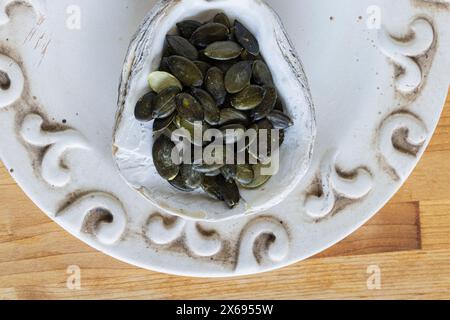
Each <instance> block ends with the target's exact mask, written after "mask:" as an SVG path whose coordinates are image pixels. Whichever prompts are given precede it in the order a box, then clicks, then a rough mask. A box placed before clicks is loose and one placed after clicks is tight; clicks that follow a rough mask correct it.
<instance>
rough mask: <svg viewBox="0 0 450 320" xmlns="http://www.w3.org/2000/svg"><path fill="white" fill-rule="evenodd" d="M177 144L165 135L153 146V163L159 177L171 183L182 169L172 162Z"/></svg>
mask: <svg viewBox="0 0 450 320" xmlns="http://www.w3.org/2000/svg"><path fill="white" fill-rule="evenodd" d="M174 148H175V144H174V143H173V142H172V141H171V140H170V139H169V138H167V137H166V136H165V135H161V136H159V137H158V138H157V139H156V141H155V143H154V144H153V151H152V154H153V163H154V165H155V168H156V170H157V171H158V173H159V175H160V176H161V177H163V178H164V179H166V180H168V181H170V180H173V179H175V178H176V176H177V175H178V173H179V172H180V167H179V166H178V165H177V164H175V163H173V162H172V150H174Z"/></svg>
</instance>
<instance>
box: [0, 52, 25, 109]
mask: <svg viewBox="0 0 450 320" xmlns="http://www.w3.org/2000/svg"><path fill="white" fill-rule="evenodd" d="M24 85H25V77H24V75H23V73H22V69H21V68H20V66H19V65H18V64H17V62H16V61H14V60H13V59H11V58H10V57H8V56H5V55H1V54H0V109H1V108H5V107H8V106H10V105H12V104H13V103H14V102H16V101H17V100H19V99H20V97H21V95H22V92H23V88H24Z"/></svg>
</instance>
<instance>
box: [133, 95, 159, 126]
mask: <svg viewBox="0 0 450 320" xmlns="http://www.w3.org/2000/svg"><path fill="white" fill-rule="evenodd" d="M155 98H156V94H155V93H154V92H149V93H147V94H146V95H144V96H143V97H142V98H140V99H139V101H138V102H137V103H136V107H135V108H134V116H135V118H136V119H137V120H139V121H143V122H148V121H152V120H153V110H154V101H155Z"/></svg>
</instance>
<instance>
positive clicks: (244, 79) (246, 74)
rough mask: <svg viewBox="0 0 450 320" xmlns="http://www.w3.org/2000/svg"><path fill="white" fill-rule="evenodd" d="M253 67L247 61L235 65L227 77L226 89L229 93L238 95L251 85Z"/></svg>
mask: <svg viewBox="0 0 450 320" xmlns="http://www.w3.org/2000/svg"><path fill="white" fill-rule="evenodd" d="M251 77H252V65H251V64H250V63H248V62H246V61H242V62H238V63H236V64H235V65H233V66H232V67H231V68H230V70H228V72H227V73H226V75H225V89H226V90H227V91H228V92H229V93H238V92H241V91H242V90H244V89H245V88H246V87H248V86H249V85H250V79H251Z"/></svg>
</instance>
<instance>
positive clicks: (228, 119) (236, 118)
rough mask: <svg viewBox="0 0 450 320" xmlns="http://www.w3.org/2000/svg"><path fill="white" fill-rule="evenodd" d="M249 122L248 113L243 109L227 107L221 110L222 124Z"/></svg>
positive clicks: (220, 123) (220, 122)
mask: <svg viewBox="0 0 450 320" xmlns="http://www.w3.org/2000/svg"><path fill="white" fill-rule="evenodd" d="M248 122H249V119H248V117H247V115H246V114H245V113H244V112H242V111H239V110H236V109H234V108H225V109H222V110H220V121H219V125H220V126H224V125H227V124H230V123H241V124H247V123H248Z"/></svg>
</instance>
